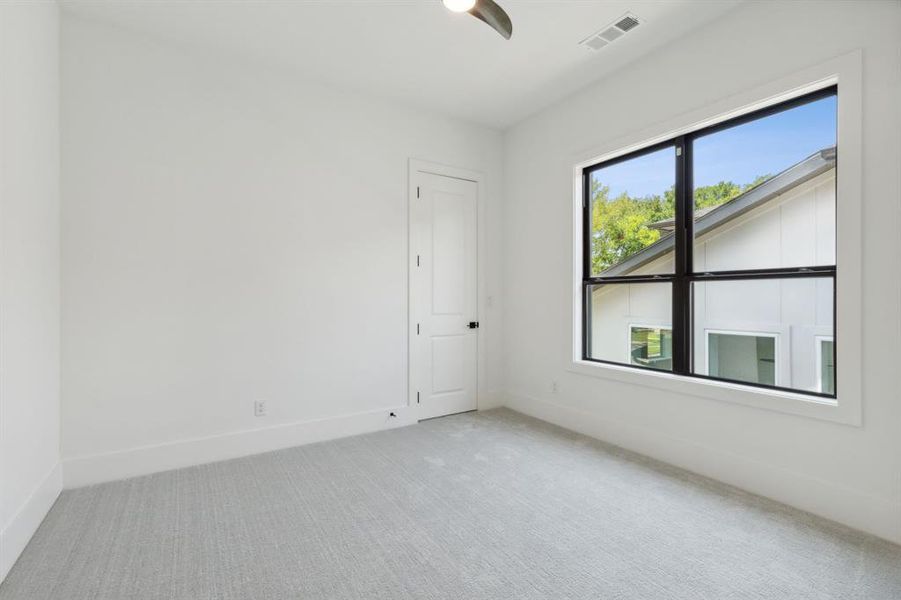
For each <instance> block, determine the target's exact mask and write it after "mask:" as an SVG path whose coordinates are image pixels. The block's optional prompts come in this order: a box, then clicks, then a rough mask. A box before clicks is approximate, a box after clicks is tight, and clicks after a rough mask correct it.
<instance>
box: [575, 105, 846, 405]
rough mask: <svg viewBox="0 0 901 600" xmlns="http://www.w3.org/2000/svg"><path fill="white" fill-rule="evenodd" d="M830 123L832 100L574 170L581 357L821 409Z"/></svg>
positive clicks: (831, 371)
mask: <svg viewBox="0 0 901 600" xmlns="http://www.w3.org/2000/svg"><path fill="white" fill-rule="evenodd" d="M836 119H837V95H836V89H835V88H834V87H833V88H829V89H825V90H821V91H818V92H815V93H813V94H809V95H807V96H804V97H801V98H797V99H794V100H791V101H789V102H785V103H783V104H780V105H777V106H773V107H768V108H766V109H764V110H761V111H758V112H756V113H752V114H748V115H743V116H741V117H739V118H736V119H732V120H730V121H727V122H724V123H720V124H717V125H715V126H712V127H708V128H705V129H703V130H699V131H695V132H692V133H689V134H686V135H682V136H679V137H677V138H675V139H672V140H669V141H667V142H663V143H660V144H656V145H655V146H653V147H649V148H645V149H643V150H640V151H638V152H633V153H631V154H628V155H625V156H621V157H618V158H615V159H613V160H609V161H605V162H603V163H599V164H596V165H592V166H590V167H587V168H585V169H584V171H583V190H584V199H583V227H582V229H583V233H584V239H583V279H582V284H583V294H584V295H583V311H582V314H583V328H582V330H583V340H582V357H583V359H585V360H590V361H598V362H608V363H617V364H624V365H629V366H632V367H635V368H638V369H655V370H664V371H670V372H673V373H676V374H680V375H685V376H691V377H701V378H710V379H719V380H727V381H734V382H740V383H744V384H748V385H755V386H763V387H772V388H782V389H788V390H794V391H802V392H807V393H810V394H819V395H824V396H830V397H834V396H835V341H834V336H835V277H836V268H835V239H836V236H835V229H836V220H835V211H836V204H835V190H836V155H837V152H836ZM656 323H665V325H656ZM812 347H816V349H817V351H816V352H815V353H812V352H810V348H812Z"/></svg>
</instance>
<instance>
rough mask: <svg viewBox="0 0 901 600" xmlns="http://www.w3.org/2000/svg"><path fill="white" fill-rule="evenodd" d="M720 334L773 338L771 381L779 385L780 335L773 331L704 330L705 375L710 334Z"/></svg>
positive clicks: (708, 363) (708, 368)
mask: <svg viewBox="0 0 901 600" xmlns="http://www.w3.org/2000/svg"><path fill="white" fill-rule="evenodd" d="M711 333H713V334H722V335H740V336H744V337H754V338H759V337H768V338H773V340H775V341H774V342H773V360H774V361H775V362H774V364H773V379H775V381H776V385H781V383H780V381H779V376H780V375H782V372H781V371H782V367H781V366H780V365H779V361H780V359H781V358H782V354H781V348H780V347H779V346H780V344H779V342H780V340H781V339H782V335H781V334H779V333H777V332H775V331H736V330H734V329H705V330H704V368H705V369H706V370H707V375H708V376H710V334H711Z"/></svg>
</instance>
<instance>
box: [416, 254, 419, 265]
mask: <svg viewBox="0 0 901 600" xmlns="http://www.w3.org/2000/svg"><path fill="white" fill-rule="evenodd" d="M416 266H417V267H418V266H419V255H418V254H417V255H416Z"/></svg>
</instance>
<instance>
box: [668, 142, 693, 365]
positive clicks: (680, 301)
mask: <svg viewBox="0 0 901 600" xmlns="http://www.w3.org/2000/svg"><path fill="white" fill-rule="evenodd" d="M675 199H676V215H675V226H676V227H675V240H674V250H675V260H676V265H675V270H676V278H675V280H674V281H673V290H672V292H673V372H675V373H680V374H683V375H688V374H690V373H691V281H690V279H689V277H688V276H689V275H690V274H691V272H692V246H693V243H692V238H693V233H692V223H693V219H692V217H693V212H694V211H693V206H692V204H693V203H692V184H691V140H690V139H689V138H688V136H681V137H679V138H677V139H676V189H675Z"/></svg>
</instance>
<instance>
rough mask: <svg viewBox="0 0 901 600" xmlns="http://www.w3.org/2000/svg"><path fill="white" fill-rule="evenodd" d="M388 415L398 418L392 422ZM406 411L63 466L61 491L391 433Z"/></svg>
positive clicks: (407, 417)
mask: <svg viewBox="0 0 901 600" xmlns="http://www.w3.org/2000/svg"><path fill="white" fill-rule="evenodd" d="M390 412H394V413H395V414H396V415H397V416H396V417H391V416H390V415H389V413H390ZM415 422H416V420H415V416H414V411H411V410H410V409H409V408H408V407H406V406H403V407H398V408H385V409H382V410H376V411H369V412H363V413H354V414H350V415H342V416H340V417H331V418H325V419H314V420H310V421H297V422H294V423H286V424H283V425H275V426H273V427H265V428H261V429H251V430H247V431H236V432H233V433H226V434H221V435H215V436H210V437H204V438H197V439H189V440H179V441H176V442H169V443H165V444H158V445H153V446H142V447H139V448H130V449H128V450H122V451H118V452H110V453H106V454H96V455H92V456H78V457H73V458H66V459H65V460H64V461H63V472H64V474H65V478H64V479H65V488H66V489H71V488H77V487H81V486H85V485H92V484H95V483H103V482H107V481H117V480H120V479H128V478H130V477H137V476H140V475H149V474H151V473H159V472H161V471H170V470H172V469H180V468H183V467H192V466H195V465H202V464H206V463H211V462H218V461H221V460H228V459H232V458H240V457H242V456H249V455H252V454H261V453H263V452H271V451H273V450H281V449H283V448H291V447H293V446H301V445H304V444H310V443H313V442H322V441H325V440H331V439H336V438H342V437H347V436H351V435H358V434H361V433H369V432H372V431H379V430H381V429H392V428H395V427H402V426H405V425H412V424H413V423H415Z"/></svg>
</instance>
